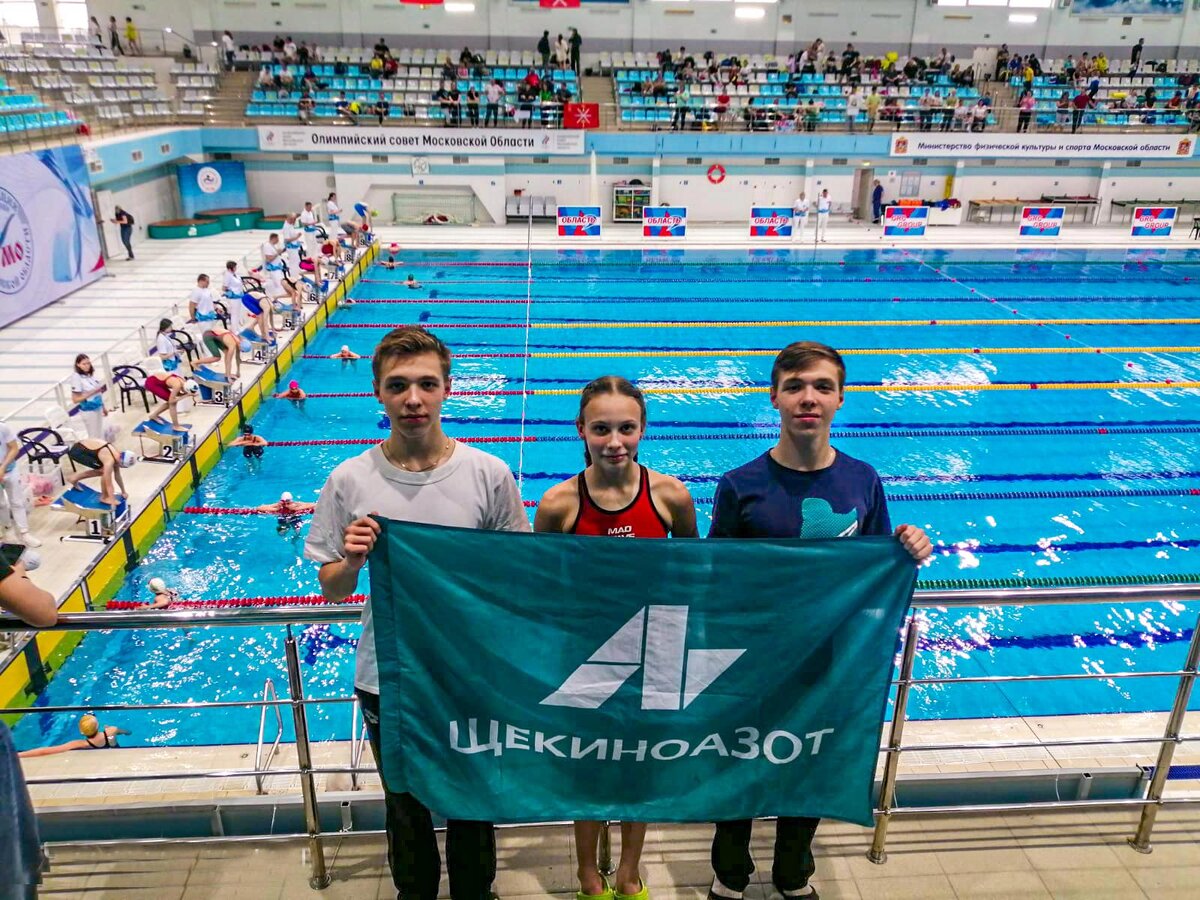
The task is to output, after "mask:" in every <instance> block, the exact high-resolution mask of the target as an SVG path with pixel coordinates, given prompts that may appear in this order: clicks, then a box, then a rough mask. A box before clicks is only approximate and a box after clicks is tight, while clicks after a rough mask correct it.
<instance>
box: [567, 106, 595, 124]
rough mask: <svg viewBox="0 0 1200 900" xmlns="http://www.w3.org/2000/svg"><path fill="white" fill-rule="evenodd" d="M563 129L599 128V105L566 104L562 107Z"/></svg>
mask: <svg viewBox="0 0 1200 900" xmlns="http://www.w3.org/2000/svg"><path fill="white" fill-rule="evenodd" d="M563 127H564V128H599V127H600V104H599V103H567V104H565V105H564V106H563Z"/></svg>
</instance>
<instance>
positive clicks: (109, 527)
mask: <svg viewBox="0 0 1200 900" xmlns="http://www.w3.org/2000/svg"><path fill="white" fill-rule="evenodd" d="M50 508H51V509H53V510H55V511H57V512H64V513H68V514H70V515H73V516H75V517H76V518H77V520H78V521H79V522H80V523H81V524H82V525H83V533H82V534H65V535H63V536H62V537H61V538H60V540H64V541H98V542H99V543H102V544H107V543H108V542H109V541H111V540H112V538H113V535H114V534H115V533H116V531H117V529H118V528H119V527H121V526H123V525H124V524H125V523H126V522H127V521H128V520H129V503H128V501H127V500H126V499H125V498H124V497H118V498H117V508H116V510H115V511H114V510H113V508H112V507H111V506H110V505H109V504H107V503H105V502H103V501H102V500H101V499H100V492H99V491H97V490H96V489H95V488H90V487H88V486H87V485H86V484H77V485H74V486H73V487H72V488H71V489H70V490H68V491H67V492H66V493H64V494H63V495H62V496H61V497H59V498H58V499H57V500H55V501H54V502H53V503H51V504H50Z"/></svg>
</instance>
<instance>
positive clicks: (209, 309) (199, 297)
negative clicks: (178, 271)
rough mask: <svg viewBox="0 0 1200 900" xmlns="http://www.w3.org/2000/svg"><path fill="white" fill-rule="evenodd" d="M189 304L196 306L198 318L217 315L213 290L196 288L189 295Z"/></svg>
mask: <svg viewBox="0 0 1200 900" xmlns="http://www.w3.org/2000/svg"><path fill="white" fill-rule="evenodd" d="M188 302H189V303H195V304H196V315H198V316H212V315H216V312H217V311H216V310H215V309H214V308H213V292H212V288H202V287H198V288H196V289H195V290H193V291H192V292H191V293H190V294H188Z"/></svg>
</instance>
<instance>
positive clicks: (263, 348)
mask: <svg viewBox="0 0 1200 900" xmlns="http://www.w3.org/2000/svg"><path fill="white" fill-rule="evenodd" d="M238 337H239V338H240V339H241V340H243V341H249V342H250V347H251V350H250V359H249V360H247V362H254V363H259V364H260V365H262V364H266V363H268V362H270V361H271V360H272V359H274V357H275V355H276V354H277V353H278V352H279V343H278V341H276V340H274V339H272V340H271V342H270V343H267V342H266V341H264V340H263V339H262V335H261V334H259V333H258V332H257V331H255V330H254V329H253V328H244V329H242V331H241V332H239V333H238Z"/></svg>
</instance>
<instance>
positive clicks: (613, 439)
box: [533, 375, 699, 900]
mask: <svg viewBox="0 0 1200 900" xmlns="http://www.w3.org/2000/svg"><path fill="white" fill-rule="evenodd" d="M575 427H576V428H577V429H578V431H579V436H580V437H581V438H583V441H584V451H583V456H584V459H585V460H586V461H587V468H585V469H584V470H583V471H582V472H580V473H579V474H578V475H576V476H574V477H572V478H568V479H567V480H566V481H564V482H562V483H561V484H557V485H555V486H554V487H552V488H550V490H548V491H546V494H545V496H543V497H542V500H541V503H539V504H538V511H537V516H536V517H535V518H534V522H533V530H534V531H548V532H560V533H566V534H585V535H607V536H611V537H631V538H665V537H667V536H668V535H670V536H672V537H681V538H694V537H699V534H698V532H697V530H696V507H695V505H694V504H693V503H692V497H691V495H690V494H689V493H688V490H687V488H686V487H684V485H683V483H682V482H681V481H679V479H677V478H672V477H671V476H670V475H663V474H662V473H660V472H655V471H653V470H652V469H647V468H646V467H645V466H643V465H641V464H639V463H638V461H637V458H638V442H639V441H640V440H641V439H642V434H643V433H644V432H645V430H646V401H645V399H644V398H643V396H642V392H641V391H640V390H638V389H637V388H636V387H634V385H632V384H630V383H629V382H628V381H626V380H625V379H624V378H618V377H617V376H615V375H606V376H604V377H603V378H597V379H596V380H595V381H593V382H592V383H591V384H589V385H588V386H587V387H585V388H584V389H583V393H582V395H581V396H580V398H579V416H578V417H577V418H576V420H575ZM600 829H601V823H600V822H576V823H575V845H576V847H577V848H578V849H577V851H576V852H577V854H578V862H579V885H580V890H579V893H578V895H577V896H578V897H579V898H580V900H584V898H591V897H596V898H603V900H635V898H636V900H648V897H649V891H648V890H647V888H646V885H645V882H644V881H642V878H641V875H640V873H639V865H640V861H641V855H642V844H643V843H644V842H645V839H646V824H645V823H644V822H622V823H621V861H620V864H619V865H618V866H617V871H616V873H615V875H614V876H613V883H612V885H611V886H610V885H609V884H608V882H607V881H606V880H605V879H604V877H603V876H602V875H601V874H600V871H599V864H598V861H597V842H598V841H599V837H600Z"/></svg>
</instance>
